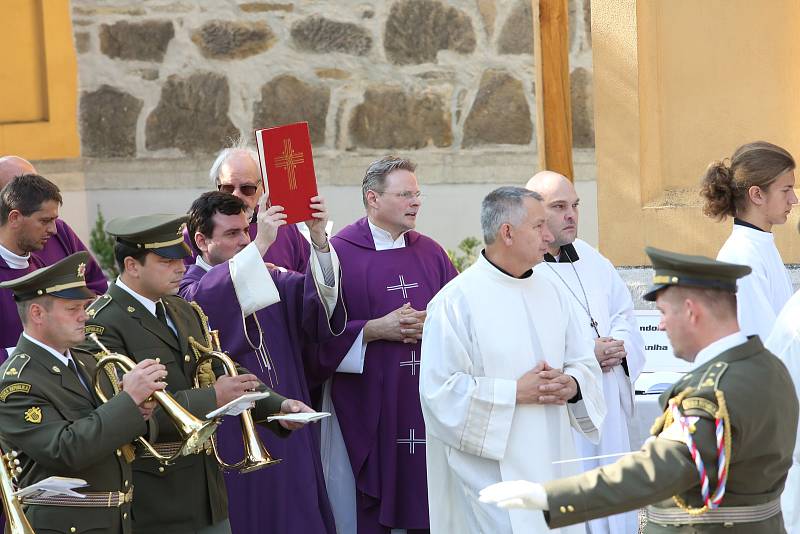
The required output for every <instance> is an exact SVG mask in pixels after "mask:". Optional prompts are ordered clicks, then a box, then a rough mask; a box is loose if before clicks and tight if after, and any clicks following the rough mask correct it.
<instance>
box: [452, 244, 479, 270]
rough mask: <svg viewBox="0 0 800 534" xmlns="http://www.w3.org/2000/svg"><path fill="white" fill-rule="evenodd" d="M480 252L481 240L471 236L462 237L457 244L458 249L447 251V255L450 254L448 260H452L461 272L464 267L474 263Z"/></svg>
mask: <svg viewBox="0 0 800 534" xmlns="http://www.w3.org/2000/svg"><path fill="white" fill-rule="evenodd" d="M480 253H481V241H480V240H479V239H478V238H475V237H472V236H470V237H466V238H464V240H462V241H461V243H459V244H458V250H448V251H447V255H448V256H450V261H452V262H453V265H454V266H455V268H456V270H457V271H458V272H463V271H464V269H466V268H467V267H469V266H470V265H472V264H473V263H475V260H477V259H478V254H480Z"/></svg>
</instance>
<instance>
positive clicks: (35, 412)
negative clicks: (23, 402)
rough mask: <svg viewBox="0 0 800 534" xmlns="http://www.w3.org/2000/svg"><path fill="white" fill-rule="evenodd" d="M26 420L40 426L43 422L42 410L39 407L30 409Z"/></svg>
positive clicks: (26, 413)
mask: <svg viewBox="0 0 800 534" xmlns="http://www.w3.org/2000/svg"><path fill="white" fill-rule="evenodd" d="M25 420H26V421H27V422H29V423H33V424H35V425H38V424H39V423H41V422H42V409H41V408H39V407H38V406H34V407H32V408H28V410H27V411H26V412H25Z"/></svg>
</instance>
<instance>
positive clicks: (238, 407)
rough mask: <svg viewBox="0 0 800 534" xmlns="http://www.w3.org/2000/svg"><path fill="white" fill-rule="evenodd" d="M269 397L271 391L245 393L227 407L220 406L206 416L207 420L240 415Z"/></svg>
mask: <svg viewBox="0 0 800 534" xmlns="http://www.w3.org/2000/svg"><path fill="white" fill-rule="evenodd" d="M267 397H269V391H253V392H252V393H245V394H244V395H242V396H241V397H239V398H236V399H233V400H232V401H230V402H229V403H228V404H226V405H225V406H220V407H219V408H217V409H216V410H214V411H213V412H208V413H207V414H206V419H213V418H215V417H223V416H226V415H239V414H240V413H242V412H243V411H245V410H247V409H248V408H252V407H253V403H254V402H256V401H258V400H261V399H266V398H267Z"/></svg>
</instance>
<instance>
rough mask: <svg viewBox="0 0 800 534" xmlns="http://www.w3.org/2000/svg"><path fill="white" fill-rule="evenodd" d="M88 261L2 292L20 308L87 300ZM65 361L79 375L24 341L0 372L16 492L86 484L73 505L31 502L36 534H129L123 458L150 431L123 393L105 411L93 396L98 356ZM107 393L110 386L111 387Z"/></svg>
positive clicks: (1, 416) (84, 257)
mask: <svg viewBox="0 0 800 534" xmlns="http://www.w3.org/2000/svg"><path fill="white" fill-rule="evenodd" d="M88 261H89V254H88V253H87V252H79V253H76V254H73V255H71V256H68V257H67V258H64V259H63V260H61V261H59V262H58V263H56V264H54V265H52V266H50V267H46V268H43V269H40V270H37V271H34V272H32V273H30V274H28V275H26V276H25V277H23V278H19V279H16V280H11V281H8V282H5V283H3V284H0V287H4V288H11V289H12V290H13V291H14V295H15V298H16V299H17V300H28V299H31V298H35V297H37V296H41V295H45V294H47V295H51V296H54V297H58V298H70V299H86V298H92V297H94V294H93V293H92V292H91V291H89V290H88V289H87V288H86V284H85V282H84V280H83V274H84V271H85V267H86V264H87V263H88ZM68 355H71V358H72V359H73V360H74V361H75V362H77V366H76V369H77V372H78V373H79V374H80V378H79V377H78V376H77V375H76V374H75V371H73V370H72V369H70V368H69V367H68V366H67V365H65V364H64V363H63V362H62V361H61V360H59V359H58V357H56V356H55V355H54V354H52V353H51V352H49V351H48V350H47V349H45V348H43V347H41V346H40V345H38V344H37V343H34V342H33V341H31V340H30V339H29V338H28V337H26V336H25V335H23V336H21V337H20V339H19V343H18V344H17V347H16V349H15V350H14V352H13V353H12V355H11V357H10V358H9V359H8V360H6V361H5V362H4V363H3V365H2V366H0V442H1V444H2V449H3V451H5V452H9V451H11V450H14V451H18V453H19V456H18V460H19V461H20V467H21V469H22V470H21V472H20V473H19V474H18V475H17V478H18V482H19V486H29V485H31V484H34V483H36V482H39V481H41V480H43V479H45V478H47V477H50V476H65V477H74V478H81V479H84V480H86V482H87V483H88V486H87V487H86V488H81V489H79V490H78V491H80V492H81V493H84V494H86V495H88V497H86V498H85V499H83V500H81V499H79V498H76V497H71V498H70V497H64V496H59V497H43V496H31V497H29V498H25V499H23V505H24V509H25V515H26V517H27V518H28V520H29V522H30V523H31V525H32V526H33V528H34V530H35V531H36V532H37V533H38V534H42V533H50V532H64V533H67V532H79V533H80V532H104V533H129V532H131V504H130V501H131V498H132V494H133V491H132V480H133V476H132V471H131V464H130V463H129V462H128V461H126V456H125V455H124V454H123V450H124V449H126V448H130V445H129V444H130V442H131V441H132V440H134V439H135V438H137V437H138V436H141V435H142V434H144V433H145V432H146V430H147V425H146V424H145V422H144V419H143V418H142V415H141V414H140V413H139V410H138V408H137V406H136V404H134V402H133V399H131V397H130V396H129V395H127V394H125V393H122V394H119V395H116V396H114V397H113V398H111V399H110V401H109V402H107V403H105V404H103V403H101V402H100V399H99V398H97V396H96V395H95V394H94V391H93V390H92V391H89V389H87V387H85V386H84V384H82V383H81V379H82V380H83V382H84V383H85V384H86V385H88V386H89V387H90V388H91V384H92V377H93V375H94V371H95V367H96V365H95V359H94V356H93V355H92V354H90V353H87V352H85V351H81V350H79V349H70V351H69V352H68ZM106 385H107V386H109V385H108V384H107V383H106Z"/></svg>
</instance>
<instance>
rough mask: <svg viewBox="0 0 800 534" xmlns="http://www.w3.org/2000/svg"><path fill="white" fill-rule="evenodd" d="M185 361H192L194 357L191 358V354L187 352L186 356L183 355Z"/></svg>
mask: <svg viewBox="0 0 800 534" xmlns="http://www.w3.org/2000/svg"><path fill="white" fill-rule="evenodd" d="M183 361H185V362H190V361H192V359H191V358H190V357H189V355H188V354H187V355H186V356H184V357H183Z"/></svg>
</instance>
